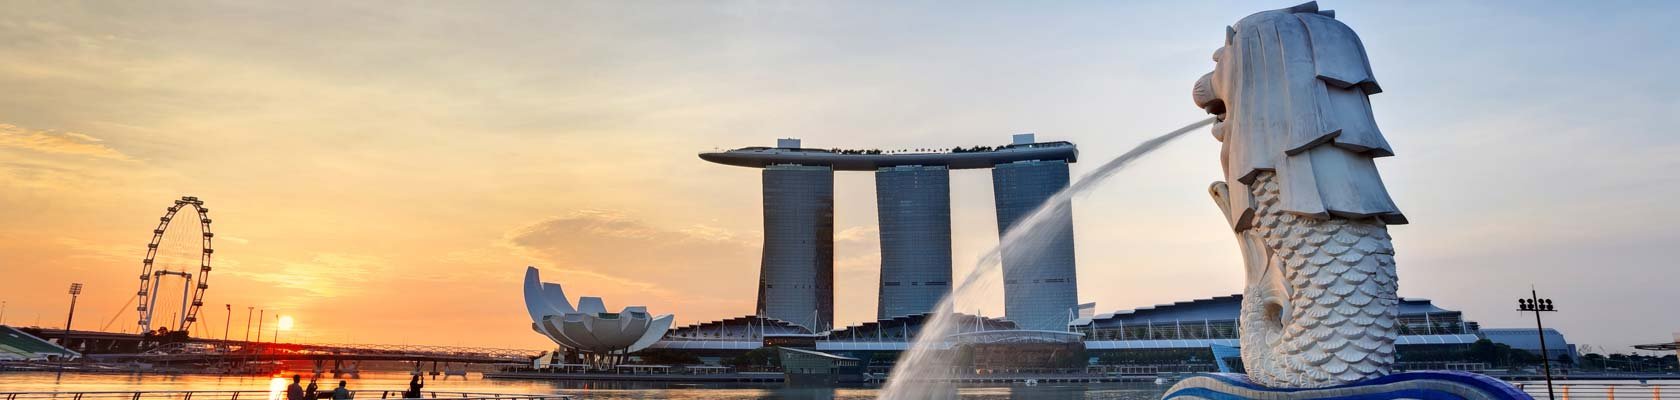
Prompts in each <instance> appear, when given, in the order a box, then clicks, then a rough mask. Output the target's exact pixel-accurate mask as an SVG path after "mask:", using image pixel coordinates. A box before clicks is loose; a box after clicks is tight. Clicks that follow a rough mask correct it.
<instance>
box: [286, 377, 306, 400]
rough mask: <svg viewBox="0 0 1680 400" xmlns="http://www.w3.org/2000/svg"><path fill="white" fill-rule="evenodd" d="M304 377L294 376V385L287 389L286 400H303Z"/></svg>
mask: <svg viewBox="0 0 1680 400" xmlns="http://www.w3.org/2000/svg"><path fill="white" fill-rule="evenodd" d="M299 382H303V375H292V385H291V386H287V387H286V400H303V386H302V385H298V383H299Z"/></svg>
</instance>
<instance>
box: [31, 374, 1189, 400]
mask: <svg viewBox="0 0 1680 400" xmlns="http://www.w3.org/2000/svg"><path fill="white" fill-rule="evenodd" d="M291 375H292V373H291V372H287V373H284V374H282V375H281V376H277V377H269V376H250V377H242V376H219V375H133V374H86V373H65V374H64V378H63V379H62V380H57V379H54V376H53V373H51V372H0V392H50V391H65V392H70V391H84V392H85V391H131V390H151V391H161V390H223V391H226V390H266V391H267V392H268V396H267V398H268V399H269V400H281V399H284V398H285V393H286V385H289V384H291ZM408 378H409V375H408V374H407V373H402V372H367V373H363V374H362V376H361V377H360V378H352V379H345V380H348V381H349V382H350V384H349V387H350V388H351V389H352V390H359V391H374V392H371V393H370V392H362V393H360V394H358V395H357V396H356V398H357V399H363V400H376V399H379V398H380V397H381V396H380V395H379V392H378V391H384V390H389V391H391V394H390V397H391V398H396V397H399V396H400V395H399V394H398V393H399V392H400V391H402V390H404V389H406V388H407V385H408ZM308 380H309V379H308V374H307V373H306V374H305V377H304V381H305V382H304V384H306V385H307V384H308ZM338 380H339V379H330V382H331V384H330V385H328V384H325V383H326V382H329V378H328V377H322V378H321V382H322V383H323V384H322V385H321V386H322V387H332V386H336V385H337V384H338ZM1164 389H1165V387H1163V386H1156V385H1153V384H1144V383H1096V384H1079V383H1044V384H1041V385H1039V386H1030V387H1029V386H1025V385H1020V384H1015V385H1005V384H998V385H992V386H966V387H961V388H952V389H947V390H953V391H954V392H955V396H954V398H959V399H988V400H990V399H1053V400H1054V399H1121V400H1154V399H1158V398H1160V395H1161V391H1162V390H1164ZM426 390H437V391H446V392H447V391H456V392H494V393H523V394H566V395H572V396H576V397H577V398H579V399H722V400H757V399H796V400H802V399H813V400H852V399H873V398H876V397H877V396H879V395H880V388H879V387H878V386H849V387H799V388H789V387H784V386H783V385H782V384H780V383H705V384H696V383H668V382H606V381H539V380H504V379H484V378H482V377H481V376H479V375H478V374H473V375H472V378H471V379H467V380H462V379H459V378H454V379H449V380H431V381H427V382H426Z"/></svg>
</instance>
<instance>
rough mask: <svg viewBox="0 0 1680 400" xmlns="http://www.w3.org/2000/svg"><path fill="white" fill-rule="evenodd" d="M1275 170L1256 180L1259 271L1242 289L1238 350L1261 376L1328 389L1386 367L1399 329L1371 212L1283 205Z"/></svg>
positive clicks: (1388, 266) (1384, 237)
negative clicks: (1299, 211)
mask: <svg viewBox="0 0 1680 400" xmlns="http://www.w3.org/2000/svg"><path fill="white" fill-rule="evenodd" d="M1278 186H1279V182H1278V179H1277V176H1276V174H1275V173H1272V172H1263V173H1262V174H1261V175H1260V176H1259V177H1258V178H1257V179H1256V180H1255V182H1254V183H1253V184H1252V185H1249V190H1250V191H1251V192H1250V194H1251V195H1252V199H1253V201H1254V203H1255V214H1254V223H1253V227H1252V228H1251V229H1250V230H1249V231H1247V232H1243V233H1242V234H1244V235H1250V236H1248V237H1247V239H1248V240H1259V241H1260V242H1261V243H1263V244H1264V246H1263V247H1264V248H1265V249H1266V253H1269V254H1268V256H1269V257H1267V258H1268V259H1269V260H1267V261H1266V263H1267V264H1268V265H1267V266H1266V267H1265V269H1266V270H1265V272H1264V276H1263V277H1262V278H1261V279H1259V280H1253V281H1251V282H1250V283H1249V287H1248V288H1247V289H1246V290H1245V291H1246V293H1245V294H1244V300H1243V307H1242V314H1243V315H1242V324H1243V329H1242V354H1243V363H1244V365H1245V369H1247V370H1248V373H1249V375H1250V377H1251V378H1253V379H1254V380H1255V381H1257V382H1258V383H1260V384H1263V385H1267V386H1274V387H1324V386H1334V385H1340V384H1346V383H1352V382H1356V381H1359V380H1363V379H1368V378H1372V377H1377V376H1382V375H1387V374H1388V373H1389V368H1390V366H1391V365H1392V364H1393V363H1394V359H1395V357H1394V341H1395V339H1396V338H1397V337H1398V335H1399V326H1398V321H1396V319H1397V314H1398V311H1399V303H1400V301H1399V297H1398V296H1397V295H1396V289H1397V282H1396V281H1395V268H1394V246H1393V244H1392V242H1391V241H1390V238H1389V236H1388V228H1387V226H1386V225H1384V224H1383V223H1382V222H1380V221H1377V220H1376V219H1371V218H1367V219H1348V218H1343V217H1335V216H1333V217H1330V218H1315V217H1309V216H1302V215H1296V214H1293V213H1288V212H1284V211H1283V210H1281V209H1280V208H1279V205H1280V204H1281V201H1280V200H1281V199H1280V197H1279V188H1278Z"/></svg>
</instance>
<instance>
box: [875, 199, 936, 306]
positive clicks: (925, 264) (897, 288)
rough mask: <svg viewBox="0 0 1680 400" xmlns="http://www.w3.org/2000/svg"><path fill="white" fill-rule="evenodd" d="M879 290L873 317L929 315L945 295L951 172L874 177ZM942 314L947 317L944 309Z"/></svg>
mask: <svg viewBox="0 0 1680 400" xmlns="http://www.w3.org/2000/svg"><path fill="white" fill-rule="evenodd" d="M875 199H876V200H875V204H876V208H877V209H878V213H877V215H879V223H880V228H881V229H880V230H881V287H880V301H878V302H877V303H876V312H875V317H876V318H879V319H886V318H892V317H896V316H900V315H911V314H922V313H927V312H930V311H934V307H935V306H936V305H938V304H939V300H940V299H943V298H944V297H945V295H946V294H948V293H950V292H951V172H950V170H949V169H946V168H945V167H943V166H920V165H903V166H895V167H881V169H878V170H876V171H875ZM943 311H949V308H947V309H946V310H943Z"/></svg>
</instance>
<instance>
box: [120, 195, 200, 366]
mask: <svg viewBox="0 0 1680 400" xmlns="http://www.w3.org/2000/svg"><path fill="white" fill-rule="evenodd" d="M182 218H184V219H185V220H183V221H175V220H176V219H182ZM195 219H196V220H195ZM171 222H176V223H174V224H171ZM171 228H173V229H171ZM213 237H215V234H213V233H211V232H210V209H209V208H205V207H204V201H203V200H199V199H198V198H197V197H192V196H185V197H181V199H180V200H175V204H174V205H172V206H169V209H168V211H166V212H164V214H163V217H162V218H158V225H157V229H153V230H152V241H151V243H149V244H147V245H146V259H145V260H144V261H143V262H142V265H141V267H140V291H139V292H138V293H137V294H136V297H137V298H138V299H139V300H140V305H139V307H138V308H136V310H138V311H139V312H140V331H141V332H148V331H151V330H153V329H157V328H168V329H169V330H171V331H188V329H190V328H192V323H193V322H196V321H198V309H199V308H200V307H201V306H203V305H204V291H205V290H208V289H210V283H209V280H210V255H211V254H213V253H215V249H214V248H212V247H211V245H210V239H211V238H213ZM195 274H196V275H195ZM177 278H178V279H179V281H180V284H181V301H180V305H179V309H178V310H175V311H174V312H172V313H171V314H168V316H166V317H164V319H163V320H162V321H160V320H158V319H157V318H156V317H157V316H158V315H157V312H158V311H160V309H159V305H158V301H159V300H160V298H162V297H163V293H162V292H160V291H159V290H160V289H173V286H174V285H173V284H170V285H168V286H165V284H164V283H163V281H164V280H165V279H177ZM189 294H190V296H191V297H190V298H189V297H188V296H189ZM189 299H190V300H189ZM168 305H170V304H167V303H166V304H165V306H168ZM161 311H165V312H171V310H161Z"/></svg>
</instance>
